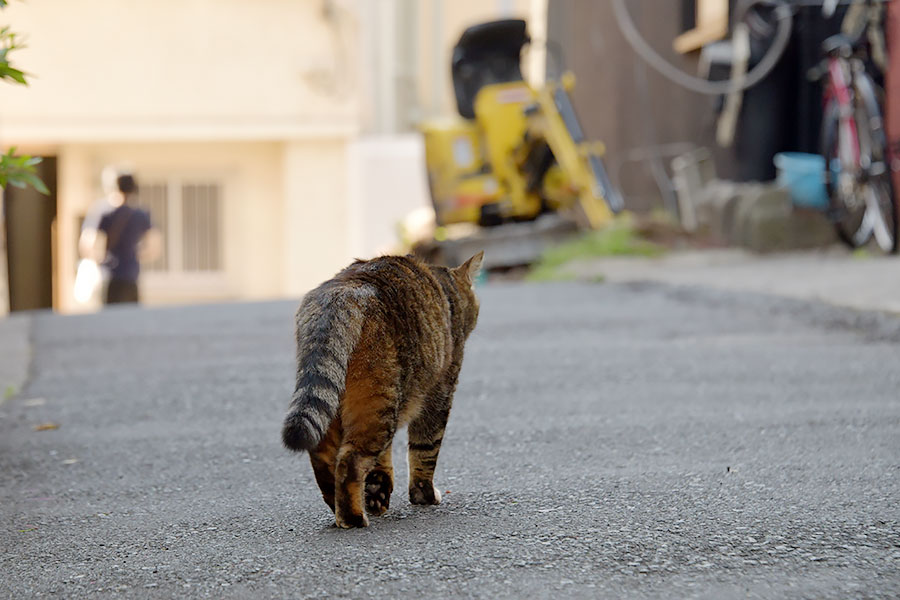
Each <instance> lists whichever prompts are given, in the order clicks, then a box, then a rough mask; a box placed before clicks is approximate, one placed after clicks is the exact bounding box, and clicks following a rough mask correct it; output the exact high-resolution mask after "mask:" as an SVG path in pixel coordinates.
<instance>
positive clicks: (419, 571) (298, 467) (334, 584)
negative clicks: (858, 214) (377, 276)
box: [0, 284, 900, 598]
mask: <svg viewBox="0 0 900 600" xmlns="http://www.w3.org/2000/svg"><path fill="white" fill-rule="evenodd" d="M480 294H481V297H482V316H481V321H480V323H479V326H478V328H477V329H476V331H475V333H474V334H473V337H472V338H471V339H470V341H469V345H468V348H467V353H466V360H465V364H464V368H463V373H462V376H461V382H460V385H459V389H458V392H457V395H456V401H455V404H454V410H453V413H452V414H451V417H450V425H449V427H448V430H447V434H446V437H445V440H444V445H443V450H442V452H441V456H440V462H439V464H438V472H437V483H438V485H439V487H440V489H441V490H442V491H443V492H445V493H444V502H443V503H442V504H441V505H440V506H438V507H428V508H423V507H413V506H410V504H409V503H408V500H407V497H406V491H405V490H406V473H405V466H404V463H405V461H404V460H403V459H402V458H401V457H404V456H405V452H403V451H402V450H403V447H404V445H405V436H404V434H402V433H401V434H400V435H398V437H397V439H396V440H395V443H396V445H397V448H396V449H395V453H394V456H395V464H396V465H397V467H398V468H397V471H398V480H397V482H396V486H395V487H396V489H395V492H394V495H393V499H392V506H391V509H390V510H389V512H388V513H387V514H386V515H385V516H384V517H382V518H373V519H372V525H371V526H370V527H369V528H368V529H365V530H355V531H343V530H338V529H336V528H334V527H333V526H332V522H333V520H332V516H331V514H330V512H329V511H328V509H327V507H326V506H325V504H324V503H323V502H322V500H321V498H320V496H319V493H318V491H317V489H316V486H315V484H314V482H313V476H312V470H311V468H310V466H309V463H308V461H307V459H306V457H305V456H298V455H293V454H289V453H288V452H286V451H285V450H283V449H282V447H281V446H280V439H279V428H280V424H281V419H282V416H283V414H284V412H285V410H286V408H287V404H288V400H289V397H290V391H291V389H292V387H291V385H292V381H291V376H292V370H293V340H292V317H293V312H294V308H295V306H296V303H295V302H279V303H264V304H250V305H247V304H235V305H220V306H209V307H189V308H176V309H161V310H140V309H113V310H108V311H106V312H105V313H103V314H99V315H90V316H80V317H59V316H51V315H37V316H36V317H35V318H34V321H33V324H32V327H33V331H32V338H33V343H34V361H33V365H32V369H31V376H30V380H29V383H28V385H27V387H26V388H25V389H24V391H23V392H22V393H21V394H20V395H18V396H16V397H14V398H12V399H10V400H7V401H6V402H5V403H4V404H3V405H2V406H0V477H2V479H0V597H10V598H28V597H38V596H49V595H54V594H55V595H56V596H57V597H65V598H75V597H82V596H94V595H97V596H101V597H107V596H109V597H112V596H119V597H129V598H134V597H137V598H141V597H153V598H157V597H167V598H175V597H210V598H269V597H271V598H306V597H309V598H344V597H347V598H367V597H373V598H403V597H410V598H457V597H458V598H468V597H472V598H474V597H481V598H531V597H535V598H551V597H552V598H558V597H573V598H595V597H609V598H683V597H687V598H739V597H740V598H745V597H766V598H863V597H865V598H869V597H871V598H878V597H881V598H897V597H900V327H898V321H897V320H894V319H892V318H889V317H875V316H869V315H864V314H863V315H857V314H854V313H848V312H844V311H840V310H836V309H828V308H825V307H824V306H821V305H814V304H803V303H798V302H787V301H779V300H773V299H769V298H765V297H746V296H744V297H742V296H738V295H730V294H727V293H717V292H709V291H702V290H695V289H676V288H668V287H663V286H647V285H632V286H613V285H590V284H547V285H499V286H488V287H485V288H483V289H481V292H480ZM43 423H55V424H58V425H59V428H58V429H49V430H45V431H35V426H37V425H40V424H43Z"/></svg>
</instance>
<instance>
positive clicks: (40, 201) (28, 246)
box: [3, 157, 56, 311]
mask: <svg viewBox="0 0 900 600" xmlns="http://www.w3.org/2000/svg"><path fill="white" fill-rule="evenodd" d="M37 173H38V176H39V177H40V178H41V179H43V181H44V183H45V184H46V185H47V188H48V189H49V190H50V195H49V196H45V195H44V194H41V193H40V192H37V191H36V190H34V189H32V188H30V187H29V188H27V189H24V190H23V189H19V188H15V187H12V186H7V188H6V189H5V190H4V191H3V213H4V215H5V217H6V219H5V222H6V250H7V253H6V259H7V263H8V270H7V273H8V277H9V309H10V311H16V310H33V309H39V308H52V307H53V242H52V228H53V222H54V220H55V219H56V157H44V160H43V162H41V163H40V164H39V165H37Z"/></svg>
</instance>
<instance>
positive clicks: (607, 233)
mask: <svg viewBox="0 0 900 600" xmlns="http://www.w3.org/2000/svg"><path fill="white" fill-rule="evenodd" d="M663 252H664V249H663V247H662V246H659V245H658V244H654V243H653V242H649V241H647V240H645V239H643V238H641V237H640V236H639V235H638V234H637V233H636V232H635V229H634V224H633V222H632V220H631V219H630V218H628V217H623V218H621V219H619V220H617V221H616V222H614V223H613V224H611V225H610V226H609V227H606V228H605V229H601V230H600V231H592V232H590V233H586V234H584V235H581V236H579V237H577V238H574V239H572V240H571V241H568V242H564V243H562V244H560V245H558V246H554V247H552V248H549V249H547V250H546V251H545V252H544V253H543V255H542V256H541V258H540V260H538V262H537V263H535V264H534V265H533V266H532V268H531V270H530V271H529V273H528V275H527V276H526V280H528V281H564V280H571V279H574V275H572V274H568V273H566V272H565V271H564V270H563V269H562V267H563V266H564V265H566V264H568V263H570V262H572V261H574V260H581V259H587V258H599V257H604V256H643V257H655V256H660V255H661V254H663ZM600 277H601V279H600V280H601V281H602V275H601V276H600Z"/></svg>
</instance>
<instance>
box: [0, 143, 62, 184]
mask: <svg viewBox="0 0 900 600" xmlns="http://www.w3.org/2000/svg"><path fill="white" fill-rule="evenodd" d="M15 151H16V149H15V148H12V149H10V151H9V152H8V153H6V154H0V188H5V187H7V186H8V185H11V186H13V187H17V188H22V189H24V188H26V187H28V186H29V185H30V186H31V187H33V188H34V189H35V190H37V191H38V192H40V193H42V194H45V195H49V194H50V190H49V189H47V186H46V185H44V182H43V181H41V179H40V177H38V176H37V173H36V171H35V169H34V167H35V165H37V164H38V163H39V162H40V161H41V159H40V157H37V156H27V155H23V156H16V155H15Z"/></svg>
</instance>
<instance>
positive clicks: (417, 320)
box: [281, 252, 484, 528]
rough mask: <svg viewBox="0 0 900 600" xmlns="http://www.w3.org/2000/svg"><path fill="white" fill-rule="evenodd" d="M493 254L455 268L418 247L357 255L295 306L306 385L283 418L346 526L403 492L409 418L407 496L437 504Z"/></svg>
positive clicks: (362, 521)
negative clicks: (398, 485) (401, 469)
mask: <svg viewBox="0 0 900 600" xmlns="http://www.w3.org/2000/svg"><path fill="white" fill-rule="evenodd" d="M483 254H484V253H483V252H482V253H479V254H477V255H475V256H473V257H472V258H470V259H469V260H468V261H466V262H465V263H464V264H463V265H461V266H459V267H456V268H454V269H448V268H446V267H439V266H434V265H429V264H426V263H424V262H422V261H420V260H418V259H416V258H414V257H412V256H383V257H380V258H375V259H372V260H368V261H356V262H354V263H353V264H352V265H350V266H349V267H347V268H346V269H344V270H343V271H341V272H340V273H338V274H337V275H336V276H335V277H334V278H333V279H331V280H329V281H326V282H325V283H323V284H322V285H320V286H319V287H317V288H316V289H315V290H313V291H311V292H310V293H309V294H307V295H306V297H304V299H303V302H302V303H301V304H300V308H299V310H298V311H297V385H296V388H295V390H294V395H293V398H292V400H291V406H290V410H289V411H288V414H287V417H286V418H285V421H284V428H283V429H282V436H281V437H282V440H283V442H284V445H285V446H286V447H287V448H289V449H290V450H295V451H297V452H301V451H303V450H307V451H309V457H310V461H311V462H312V467H313V472H314V473H315V477H316V482H317V483H318V484H319V488H320V489H321V490H322V497H323V498H324V499H325V502H326V503H327V504H328V506H329V507H330V508H331V510H332V511H333V512H334V516H335V522H336V524H337V525H338V526H339V527H345V528H349V527H366V526H367V525H368V524H369V521H368V519H367V517H366V511H368V512H369V513H370V514H373V515H381V514H384V512H385V511H386V510H387V509H388V505H389V504H390V500H391V492H392V491H393V489H394V469H393V466H392V464H391V443H392V440H393V439H394V434H395V433H396V431H397V428H398V427H402V426H403V425H407V424H408V425H409V429H408V431H409V500H410V502H412V503H413V504H438V503H440V501H441V495H440V492H438V490H437V488H436V487H435V486H434V483H433V477H434V468H435V465H436V464H437V458H438V452H439V451H440V449H441V440H442V439H443V435H444V428H445V427H446V425H447V417H448V416H449V414H450V404H451V402H452V400H453V392H454V390H455V389H456V381H457V377H458V376H459V370H460V367H461V366H462V360H463V344H464V343H465V341H466V338H467V337H468V336H469V334H470V333H471V332H472V330H473V329H474V328H475V321H476V319H477V318H478V300H477V298H476V297H475V292H474V290H473V281H474V279H475V276H476V275H477V274H478V272H479V270H480V269H481V262H482V258H483Z"/></svg>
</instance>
